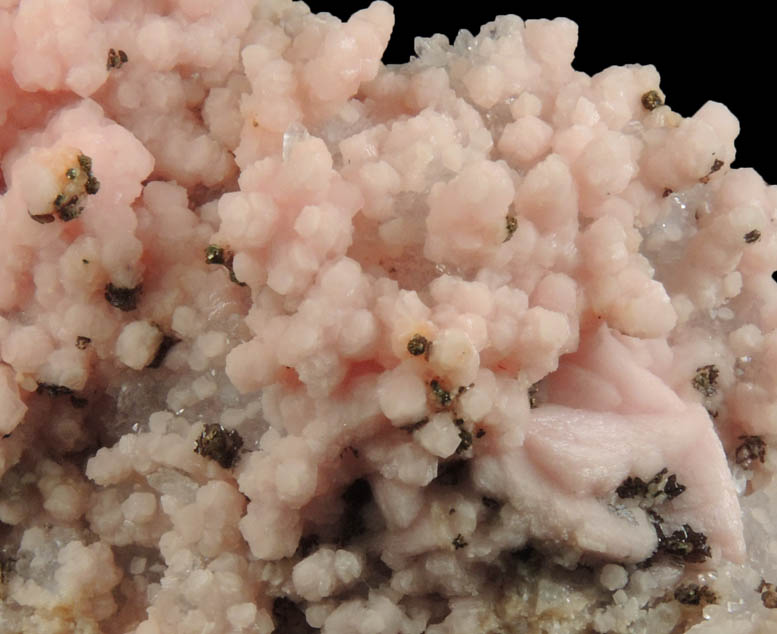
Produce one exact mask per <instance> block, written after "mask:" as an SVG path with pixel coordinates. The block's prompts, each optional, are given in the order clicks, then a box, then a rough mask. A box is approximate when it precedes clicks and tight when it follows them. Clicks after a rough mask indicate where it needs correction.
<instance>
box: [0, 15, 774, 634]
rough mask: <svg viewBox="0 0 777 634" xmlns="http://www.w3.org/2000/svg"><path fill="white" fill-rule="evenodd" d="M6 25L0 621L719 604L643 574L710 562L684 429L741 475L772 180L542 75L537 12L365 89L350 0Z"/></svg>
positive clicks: (435, 51) (736, 541)
mask: <svg viewBox="0 0 777 634" xmlns="http://www.w3.org/2000/svg"><path fill="white" fill-rule="evenodd" d="M39 4H41V6H43V5H45V6H47V7H48V9H49V12H48V13H47V14H46V16H45V17H44V13H40V12H36V11H35V10H33V7H34V6H36V5H34V4H33V3H28V4H25V5H24V6H21V7H19V8H18V9H14V10H11V11H8V10H0V41H1V42H10V43H11V44H10V45H8V46H6V47H3V46H2V45H0V86H6V85H7V86H8V87H9V88H8V91H7V92H6V93H4V94H7V95H8V97H7V99H6V100H5V101H3V102H2V103H0V121H5V122H6V123H5V125H0V151H2V152H3V163H2V166H3V174H4V175H5V182H6V185H7V191H6V192H5V193H4V194H3V195H2V197H0V216H2V218H3V226H4V228H5V231H4V233H3V235H2V236H0V246H2V249H0V252H1V253H2V254H3V255H2V258H3V259H2V260H1V261H0V264H1V265H0V310H2V311H3V317H2V318H0V355H2V361H3V364H2V365H1V366H0V432H2V433H4V434H6V436H7V437H4V438H3V439H2V440H0V472H2V473H6V475H5V477H4V479H3V481H2V485H0V486H1V487H2V491H3V492H4V493H7V495H4V496H2V500H0V520H2V521H3V522H4V523H6V524H9V525H11V526H13V528H12V529H11V539H10V541H9V544H17V546H18V547H17V548H16V552H15V553H12V554H9V555H7V556H6V553H5V552H0V564H2V567H1V568H0V571H2V573H3V575H2V576H3V579H2V580H0V581H2V583H3V588H4V592H6V596H7V597H8V599H9V600H8V601H7V602H6V603H7V604H8V605H12V606H16V608H15V609H10V608H8V607H7V606H6V604H4V606H3V607H2V608H0V616H5V614H4V612H2V611H6V612H7V614H8V617H7V620H8V622H11V620H10V619H16V621H14V622H19V623H21V624H22V626H20V627H21V629H23V626H24V623H30V622H32V621H29V620H28V621H25V619H33V618H35V619H38V621H36V622H43V621H41V619H42V620H48V621H49V622H50V627H51V628H52V629H53V628H54V627H55V626H56V627H64V626H63V625H61V623H60V621H61V620H62V619H72V620H74V621H75V622H76V623H80V625H79V627H86V626H87V624H89V625H90V626H91V624H92V623H95V622H100V623H101V627H103V628H104V629H106V630H109V631H117V632H127V631H134V632H136V633H137V634H167V633H175V634H189V633H190V632H192V633H194V632H201V631H203V630H206V629H208V628H210V629H212V630H214V631H225V632H226V631H232V632H249V631H250V632H258V633H260V634H269V632H271V631H273V628H275V629H276V630H278V631H280V630H284V629H293V628H294V627H297V625H299V623H300V622H301V621H303V620H306V621H307V623H308V624H309V626H310V627H315V628H321V629H322V631H323V632H325V633H329V634H334V633H337V634H350V633H353V634H366V633H367V632H369V633H370V634H376V633H379V632H397V631H401V632H403V633H404V634H420V633H421V632H424V631H426V632H428V633H429V634H432V633H434V634H455V633H456V632H460V631H463V630H462V627H463V628H464V629H467V628H469V629H473V628H476V627H479V628H481V629H483V628H487V627H491V628H492V629H494V630H498V629H499V627H500V625H501V623H500V619H503V620H504V621H505V622H510V621H515V620H523V619H534V620H536V621H537V622H544V621H548V622H550V621H553V622H554V623H555V624H554V626H553V627H554V628H555V629H554V631H558V632H565V631H568V632H574V631H580V630H581V629H584V628H586V627H593V628H594V629H596V630H597V631H602V632H605V631H635V630H638V629H639V628H643V629H645V628H646V629H647V631H651V632H659V631H667V632H668V631H672V630H673V628H675V627H676V626H677V624H678V623H682V622H690V621H692V620H693V618H696V617H698V616H699V607H698V606H700V605H701V606H702V607H703V604H704V603H711V602H713V601H714V600H716V596H717V595H716V591H718V592H721V593H722V592H724V591H726V592H729V591H731V592H733V590H731V587H734V586H735V585H736V584H735V582H734V581H731V583H730V587H728V586H727V587H723V586H724V585H725V584H724V583H723V581H718V586H716V588H715V589H711V588H710V587H709V586H708V585H707V581H708V580H707V578H706V577H705V578H702V579H694V577H693V574H692V572H693V571H691V572H689V573H688V574H687V578H685V577H684V575H685V574H686V573H684V572H683V570H682V569H681V568H679V567H678V566H676V560H677V559H678V556H679V559H683V558H684V559H685V561H691V562H693V563H703V562H705V561H708V560H711V561H713V562H718V561H720V559H721V557H727V558H730V559H732V560H737V559H739V558H741V557H742V556H743V541H742V527H741V524H740V521H739V513H738V506H737V500H736V495H735V490H734V484H733V482H732V481H731V476H730V474H729V471H728V468H727V466H726V456H725V454H724V447H723V446H721V442H720V440H719V439H718V437H717V436H716V434H715V430H714V427H713V424H712V422H711V420H710V418H711V417H710V415H711V416H712V417H716V418H717V420H719V421H724V420H725V421H727V425H728V426H729V427H730V428H732V429H736V430H737V432H734V433H732V434H729V436H731V437H729V436H724V441H725V449H726V450H727V451H729V454H730V455H731V456H732V460H733V461H734V462H739V463H740V464H739V467H740V468H741V470H742V471H741V475H742V478H743V479H745V480H747V479H750V480H751V485H750V486H755V485H758V484H759V482H760V480H759V478H761V479H765V478H766V476H764V475H759V472H761V471H763V472H764V473H766V472H768V471H770V469H771V465H772V462H773V456H772V454H771V451H770V450H767V449H766V445H765V444H764V440H763V437H768V436H769V434H771V433H772V428H771V426H770V425H771V423H770V421H769V415H770V414H769V413H770V412H771V411H772V410H773V405H774V403H775V402H777V393H776V392H775V389H774V385H775V384H776V383H777V382H776V381H775V380H774V376H773V370H772V369H771V368H774V367H777V364H775V363H771V362H770V361H771V359H772V357H773V356H774V355H775V354H777V338H775V336H774V335H773V334H771V333H773V331H774V329H775V323H774V320H775V315H777V289H775V288H774V285H773V282H772V281H771V279H770V278H769V276H770V274H771V271H772V270H773V269H774V268H777V262H775V259H776V258H777V255H775V254H777V249H775V240H777V238H775V232H774V230H773V229H772V228H771V224H770V223H771V222H772V221H773V220H774V207H775V202H777V194H776V193H775V189H774V188H767V187H766V186H765V185H764V184H763V182H762V181H760V179H759V178H758V177H757V175H756V174H755V173H754V172H752V171H749V170H730V169H729V165H730V163H731V161H732V160H733V158H734V149H733V140H734V137H735V136H736V134H737V131H738V127H737V123H736V120H735V119H734V118H733V116H732V115H731V114H730V113H729V112H728V111H727V110H726V109H725V107H723V106H721V105H720V104H712V103H710V104H707V105H705V106H704V107H703V108H702V109H701V110H699V112H698V113H696V114H695V115H694V116H693V117H691V118H688V119H683V118H682V117H680V116H679V115H678V114H676V113H673V112H672V111H671V110H670V108H669V107H668V106H666V105H663V95H662V94H661V93H660V91H659V89H658V82H659V77H658V74H657V73H656V70H655V69H654V68H653V67H649V66H648V67H638V66H632V67H625V68H610V69H607V70H605V71H603V72H601V73H599V74H598V75H596V76H594V77H588V76H587V75H585V74H582V73H578V72H576V71H574V70H573V69H572V66H571V61H572V58H573V52H574V48H575V44H576V39H577V28H576V26H575V25H574V24H573V23H571V22H570V21H568V20H564V19H560V20H554V21H546V20H532V21H527V22H523V21H522V20H520V19H519V18H515V17H502V18H499V19H498V20H497V21H496V22H494V23H492V24H490V25H487V26H486V27H484V29H483V31H482V32H481V34H480V35H479V36H477V37H476V38H475V37H472V36H471V35H469V34H468V33H466V32H464V33H462V34H461V35H460V36H459V38H457V40H456V42H455V43H454V44H453V46H451V45H449V43H448V42H447V40H446V39H445V38H443V37H442V36H435V37H433V38H431V39H429V40H419V41H418V43H417V52H418V54H419V57H418V58H417V59H414V60H412V61H411V62H410V63H409V64H407V65H405V66H402V67H392V68H385V67H382V66H381V65H380V61H379V60H380V56H381V54H382V51H383V50H384V48H385V46H386V43H387V40H388V37H389V33H390V31H391V28H392V25H393V16H392V12H391V9H390V7H389V6H388V5H386V4H385V3H382V2H376V3H373V4H372V5H371V6H370V7H369V8H368V9H365V10H364V11H360V12H358V13H357V14H355V15H354V16H353V17H352V18H351V19H350V20H349V21H348V22H347V23H341V22H340V21H339V20H337V19H335V18H333V17H332V16H328V15H322V16H313V15H311V14H310V13H309V11H308V10H307V8H306V7H305V6H304V5H302V4H297V3H293V2H291V1H290V0H273V1H271V2H249V1H248V0H232V1H230V2H225V3H220V2H215V1H213V0H179V2H177V3H173V5H171V7H168V6H167V4H165V5H164V11H163V10H162V9H163V7H162V3H160V4H159V6H156V5H155V4H154V3H153V2H152V3H151V5H149V6H145V5H144V7H145V8H143V9H142V8H141V7H140V5H137V6H135V5H134V4H133V3H116V6H108V5H106V6H104V7H101V8H100V9H99V12H98V10H97V9H94V11H95V12H96V13H90V9H88V8H87V7H86V5H83V6H81V5H80V4H78V7H77V9H78V11H81V12H82V14H80V18H81V19H78V20H73V19H72V17H73V16H72V14H70V13H69V14H68V16H69V17H68V20H65V21H63V23H67V24H70V25H72V26H71V27H69V28H70V31H68V30H67V29H62V30H61V32H60V31H58V32H57V37H53V38H48V39H46V40H45V42H44V44H43V45H39V43H38V42H39V38H38V37H37V36H36V34H37V33H38V32H39V31H40V30H41V29H43V28H47V26H46V25H47V24H49V23H50V22H49V21H50V20H51V19H57V18H56V15H57V12H60V11H63V10H64V9H63V8H62V7H60V6H59V3H56V2H54V1H53V0H50V1H48V2H42V3H39ZM71 9H72V7H71ZM69 10H70V9H69ZM163 14H164V15H163ZM52 15H53V16H54V17H53V18H52V17H51V16H52ZM4 35H5V36H7V37H3V36H4ZM78 42H88V45H85V46H86V48H80V49H79V50H78V54H75V52H74V50H72V46H74V43H78ZM119 46H121V48H118V47H119ZM109 47H117V48H109ZM106 51H107V63H106ZM122 53H123V56H122ZM53 61H56V62H57V63H56V64H54V63H52V62H53ZM98 62H99V63H98ZM33 90H35V91H38V92H34V93H33V92H25V91H33ZM68 91H69V92H68ZM73 94H75V95H77V96H78V97H80V98H83V99H82V100H80V101H74V100H73V96H72V95H73ZM66 95H69V96H66ZM21 129H31V130H35V131H34V132H32V133H30V134H28V135H21V134H20V133H19V130H21ZM98 182H99V187H98V185H97V183H98ZM41 184H43V186H41ZM767 280H768V282H767ZM243 318H244V319H243ZM225 373H226V376H228V378H229V380H230V381H231V384H232V386H234V387H231V386H227V385H226V384H225V382H226V378H225ZM138 377H140V378H138ZM138 381H140V383H138ZM541 381H542V382H541ZM540 382H541V383H540ZM132 385H142V386H145V387H144V389H143V390H135V391H132V390H130V388H129V387H128V386H132ZM125 388H126V390H125ZM235 388H236V389H237V390H238V391H239V392H242V393H244V394H246V395H247V396H245V397H242V398H241V397H240V395H238V394H236V393H235ZM104 391H107V392H108V393H109V394H114V393H116V394H118V396H117V397H116V403H115V404H114V403H112V402H110V401H111V399H107V400H106V399H103V398H101V396H100V395H101V394H102V393H103V392H104ZM125 392H126V394H138V393H141V392H142V393H147V394H149V395H154V396H149V400H150V401H153V402H150V403H143V404H138V407H137V409H135V410H133V408H132V407H126V406H125V404H124V401H125V400H126V399H127V398H130V397H127V396H126V394H125ZM123 394H125V395H124V396H122V395H123ZM548 402H552V403H553V405H549V404H548ZM106 405H107V406H108V407H107V411H108V414H105V413H103V409H106ZM112 407H115V410H114V409H111V408H112ZM705 408H706V410H707V411H705ZM155 410H159V411H155ZM163 410H168V411H163ZM112 412H115V414H113V415H112ZM133 412H134V413H133ZM139 412H143V414H142V419H141V415H140V414H139ZM149 412H153V413H152V414H151V416H150V418H149V417H148V416H147V414H148V413H149ZM680 421H682V424H680ZM646 430H649V431H650V433H646ZM656 432H660V433H656ZM738 432H741V433H742V434H743V435H745V438H746V439H747V440H742V439H737V433H738ZM117 438H118V441H117V442H115V444H114V441H115V440H116V439H117ZM624 440H626V441H627V442H624ZM97 443H101V444H106V445H112V446H104V447H103V448H101V449H99V451H97V452H96V454H95V453H94V450H95V444H97ZM645 446H649V447H650V448H651V450H650V451H643V448H644V447H645ZM84 452H89V454H90V455H91V454H93V455H91V457H90V458H89V460H88V462H87V466H86V469H85V473H82V472H81V470H80V469H79V468H78V467H77V466H76V465H78V464H81V462H82V461H81V457H82V456H83V454H84ZM46 454H50V455H52V456H54V457H55V458H56V459H57V461H58V462H61V463H62V464H56V461H52V460H46V459H45V457H44V456H45V455H46ZM70 456H75V459H74V460H71V459H70ZM743 456H744V457H743ZM740 458H742V459H741V460H740ZM602 464H606V465H608V468H607V469H602V468H601V465H602ZM666 469H669V471H668V472H667V471H665V470H666ZM662 473H663V474H666V473H671V476H667V478H669V477H672V478H675V480H673V482H674V483H675V484H676V483H677V481H679V482H681V483H682V486H683V487H685V489H683V490H680V488H679V487H675V486H673V487H670V489H671V491H672V495H669V494H668V493H667V491H668V490H669V489H667V486H669V485H668V484H667V483H668V482H669V480H667V481H666V482H664V480H662V479H661V474H662ZM656 474H659V475H658V476H656ZM655 477H658V478H659V480H658V481H654V480H655ZM651 478H653V480H651ZM625 482H632V483H634V482H641V483H642V484H643V485H644V488H645V491H647V490H648V489H649V487H650V486H653V488H654V489H656V487H658V488H660V489H661V491H663V493H667V494H666V495H664V496H663V497H661V500H660V503H659V502H655V501H654V502H655V503H653V502H651V504H647V503H646V502H645V500H644V499H643V498H644V497H645V496H644V495H642V497H641V498H640V499H636V498H638V497H640V496H631V497H632V498H635V499H632V500H628V499H627V500H625V501H624V499H621V498H623V496H621V497H620V498H619V497H618V496H616V489H620V488H621V487H622V486H623V484H622V483H625ZM646 482H647V483H649V484H646ZM619 485H620V486H619ZM659 485H660V487H659ZM656 490H658V489H656ZM680 493H682V495H680ZM627 497H628V496H627ZM711 509H718V510H719V511H720V512H717V513H713V512H712V511H711ZM659 513H660V515H659ZM46 540H49V541H52V540H53V541H55V542H56V543H58V544H59V543H60V542H61V545H62V546H63V548H62V550H61V552H60V555H56V554H54V555H51V557H49V555H47V554H46V553H47V552H48V551H45V552H43V551H42V554H41V553H38V554H35V551H36V548H39V546H40V545H41V544H43V543H44V542H46ZM548 544H553V546H552V548H551V547H549V546H548ZM543 548H544V549H545V554H544V556H543V557H544V559H545V561H546V563H545V564H543V563H542V559H543V557H538V556H537V555H536V552H537V551H536V549H543ZM549 548H550V550H549ZM656 550H658V555H659V556H658V557H655V558H653V557H651V555H652V554H653V553H654V551H656ZM678 553H679V555H678ZM589 556H593V557H594V558H595V559H597V560H601V559H604V560H614V561H617V562H619V565H614V564H610V565H605V566H604V567H603V568H601V569H600V570H598V569H597V570H596V571H595V572H590V570H588V569H586V568H582V567H581V568H579V569H578V570H576V571H574V570H573V572H562V571H561V570H562V568H566V569H570V568H574V564H575V563H576V562H578V561H584V562H585V561H587V560H586V559H585V558H586V557H589ZM672 556H674V559H673V558H672ZM47 557H48V559H47ZM12 560H15V563H10V562H11V561H12ZM76 560H78V561H80V562H82V563H83V562H86V563H87V564H89V565H90V566H94V568H88V570H95V569H101V570H106V571H108V572H109V573H110V574H109V575H108V576H107V577H106V579H110V582H109V583H108V582H106V581H105V580H104V579H103V580H102V583H97V582H96V581H95V579H93V578H92V577H91V576H90V575H89V574H88V573H87V572H85V571H87V568H83V569H82V568H81V567H74V562H75V561H76ZM646 561H647V562H648V563H645V562H646ZM548 562H549V563H548ZM556 564H559V565H556ZM620 564H622V565H620ZM648 564H650V566H649V567H648ZM79 565H80V564H79ZM49 569H51V570H56V574H55V575H54V577H53V578H54V579H55V584H54V585H53V586H52V585H51V584H50V583H49V584H47V583H46V582H45V580H44V577H45V575H44V573H43V572H42V571H47V570H49ZM493 571H499V574H500V575H502V576H503V577H504V578H505V579H507V580H506V581H505V584H504V585H503V587H502V588H501V589H498V590H497V589H496V588H494V586H493V584H492V583H491V582H490V579H491V577H490V575H491V573H492V572H493ZM732 574H733V573H732ZM764 574H766V573H764ZM505 575H507V576H505ZM49 576H50V575H49ZM6 578H7V579H6ZM732 578H733V577H732ZM365 581H366V583H367V585H368V586H369V591H368V592H365V591H364V587H365V586H364V584H363V583H362V582H365ZM596 581H598V583H596ZM681 581H687V582H688V583H686V585H682V586H681V587H680V588H681V589H682V590H681V589H678V593H677V594H676V597H679V598H677V599H676V600H670V601H666V600H665V598H666V597H665V595H666V589H667V587H671V586H673V585H675V584H677V583H678V582H681ZM710 583H711V582H710ZM766 587H767V586H764V588H766ZM430 590H432V592H433V593H434V594H430ZM754 592H755V590H753V593H754ZM112 597H119V598H120V602H119V604H117V603H116V602H115V601H114V599H113V598H112ZM462 597H468V598H462ZM520 597H530V599H529V600H520ZM697 598H698V601H697V600H696V599H697ZM63 605H65V606H68V610H69V611H66V613H64V614H63V612H62V611H61V610H57V609H56V608H57V607H58V606H63ZM560 605H561V606H567V607H566V608H560V607H559V606H560ZM645 605H650V607H649V608H647V609H642V606H645ZM711 607H712V608H714V606H711ZM469 624H472V625H471V626H470V625H469ZM475 624H476V625H475ZM469 629H467V631H469Z"/></svg>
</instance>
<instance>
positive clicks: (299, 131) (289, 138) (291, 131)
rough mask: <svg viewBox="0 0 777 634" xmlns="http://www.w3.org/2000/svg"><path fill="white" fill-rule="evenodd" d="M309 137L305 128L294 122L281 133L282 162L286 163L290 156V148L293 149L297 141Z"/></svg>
mask: <svg viewBox="0 0 777 634" xmlns="http://www.w3.org/2000/svg"><path fill="white" fill-rule="evenodd" d="M308 136H310V135H309V134H308V130H307V128H306V127H305V126H304V125H302V124H301V123H299V122H297V121H295V122H294V123H292V124H291V125H290V126H289V127H288V128H286V132H284V133H283V150H282V155H283V160H284V161H286V160H288V158H289V155H290V154H291V148H293V147H294V145H296V144H297V143H298V142H299V141H302V140H304V139H306V138H308Z"/></svg>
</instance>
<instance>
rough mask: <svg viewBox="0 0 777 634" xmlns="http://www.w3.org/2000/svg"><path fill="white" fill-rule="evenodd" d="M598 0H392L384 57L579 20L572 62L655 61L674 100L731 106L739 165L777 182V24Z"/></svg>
mask: <svg viewBox="0 0 777 634" xmlns="http://www.w3.org/2000/svg"><path fill="white" fill-rule="evenodd" d="M368 4H369V0H363V1H361V2H352V1H348V2H343V1H338V0H311V1H310V2H308V5H309V6H310V7H311V9H312V10H313V11H315V12H320V11H328V12H329V13H332V14H334V15H336V16H337V17H339V18H341V19H347V18H348V17H349V16H350V15H351V13H353V12H354V11H357V10H359V9H361V8H364V7H366V6H368ZM602 4H603V3H592V2H578V3H574V4H572V3H569V2H552V1H543V2H536V1H535V2H505V1H501V0H481V1H479V2H466V3H455V2H442V1H440V0H418V1H416V2H408V1H406V0H402V1H399V2H394V3H393V5H394V12H395V17H396V23H395V27H394V32H393V34H392V37H391V42H390V43H389V47H388V50H387V51H386V55H385V56H384V62H387V63H401V62H406V61H407V60H408V58H409V57H410V56H411V55H413V38H414V37H415V36H417V35H422V36H429V35H432V34H434V33H444V34H445V35H447V36H448V38H449V39H450V40H451V41H453V39H454V38H455V36H456V33H457V32H458V30H459V29H462V28H466V29H469V30H470V31H471V32H473V33H475V34H477V32H478V31H479V29H480V26H481V25H482V24H484V23H486V22H488V21H490V20H492V19H493V18H494V17H495V16H497V15H501V14H505V13H515V14H517V15H519V16H520V17H522V18H524V19H529V18H554V17H562V16H563V17H567V18H570V19H572V20H574V21H575V22H577V24H578V26H579V40H578V47H577V51H576V54H575V61H574V66H575V68H576V69H578V70H581V71H584V72H586V73H588V74H594V73H596V72H598V71H600V70H602V69H603V68H606V67H607V66H612V65H622V64H630V63H636V64H653V65H655V66H656V68H657V69H658V72H659V73H660V75H661V89H662V90H663V91H664V93H665V94H666V95H667V103H668V104H669V105H670V106H671V107H672V109H673V110H675V111H676V112H679V113H680V114H681V115H683V116H686V117H687V116H690V115H692V114H693V113H694V112H696V110H698V108H699V107H701V106H702V104H704V103H705V102H706V101H708V100H713V101H720V102H722V103H724V104H726V105H727V106H728V107H729V109H730V110H731V111H732V112H733V113H734V115H735V116H736V117H737V118H738V119H739V122H740V126H741V131H740V135H739V138H738V139H737V142H736V147H737V159H736V161H735V162H734V166H735V167H754V168H755V169H756V170H758V172H759V173H760V174H761V175H762V176H763V177H764V179H765V180H766V181H767V182H769V183H777V160H775V158H773V157H777V152H776V151H775V150H773V146H774V145H775V143H777V124H776V123H775V117H777V94H776V92H775V88H777V64H775V62H777V53H775V44H777V31H775V29H774V21H773V20H771V19H769V18H767V16H766V14H763V13H759V12H758V11H753V10H750V9H749V7H748V6H747V4H745V3H739V4H737V3H728V4H726V5H723V6H725V7H726V9H725V10H721V9H718V8H715V7H719V6H720V5H719V4H717V3H715V5H713V4H712V3H709V4H701V3H700V4H699V5H698V7H697V8H689V7H688V3H683V2H665V1H661V0H658V1H655V0H654V1H639V0H638V1H636V2H635V1H632V2H627V3H619V4H618V5H616V7H617V8H610V7H606V8H602Z"/></svg>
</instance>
